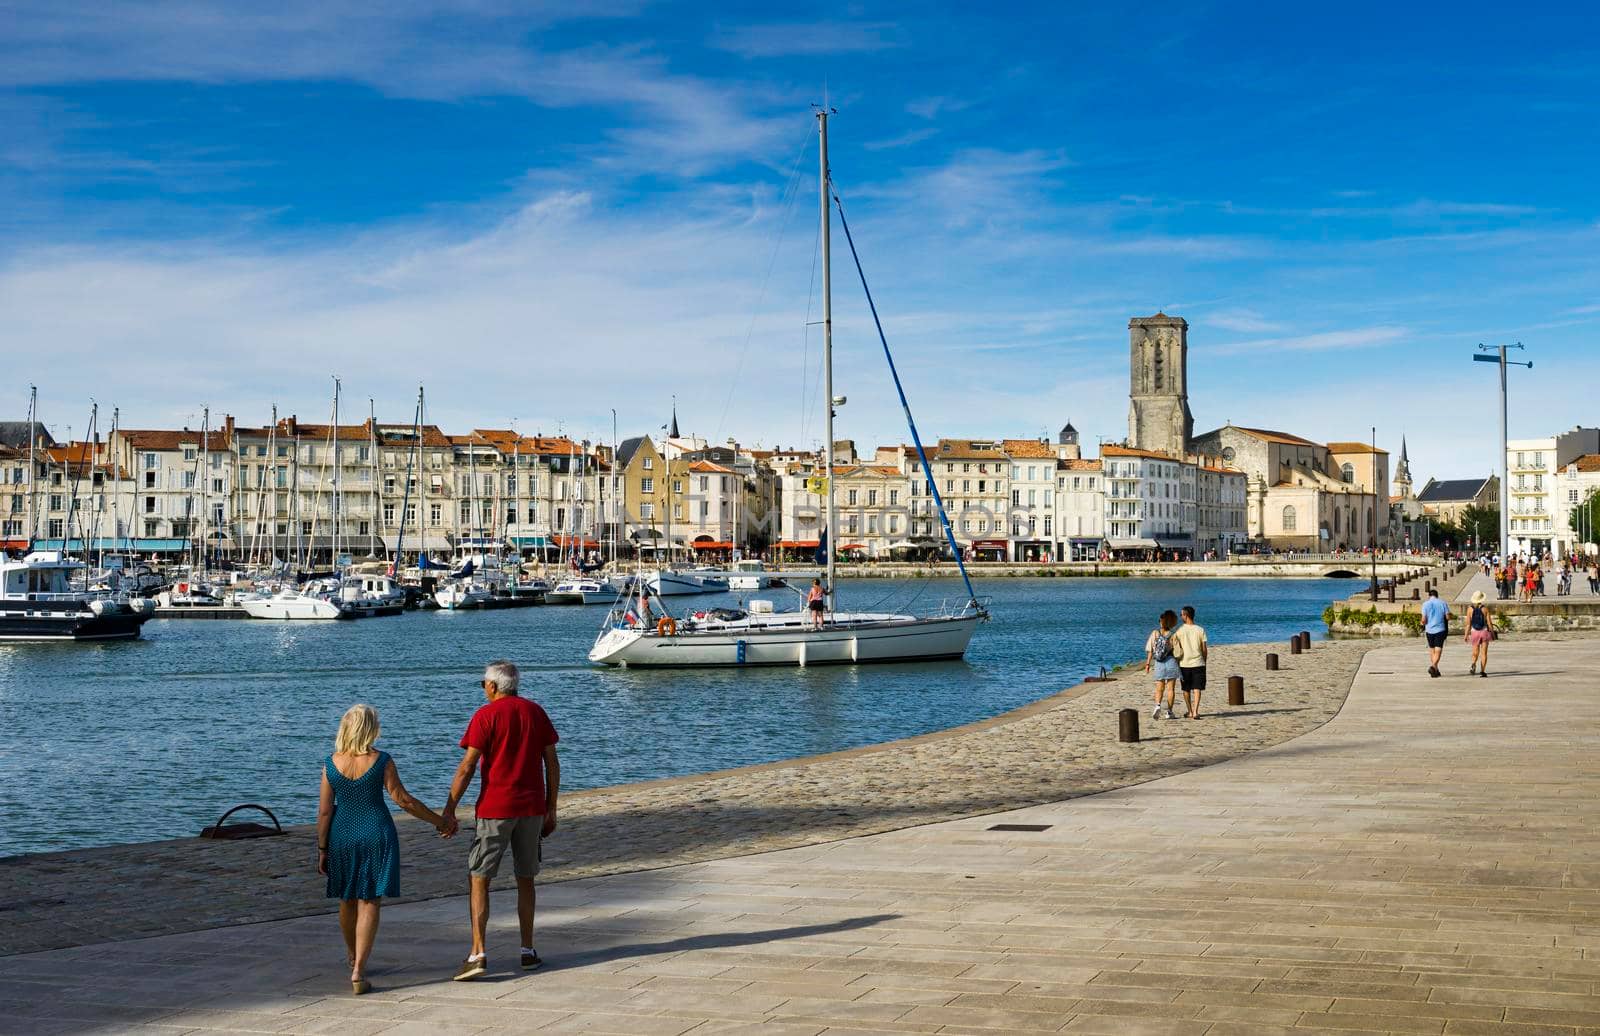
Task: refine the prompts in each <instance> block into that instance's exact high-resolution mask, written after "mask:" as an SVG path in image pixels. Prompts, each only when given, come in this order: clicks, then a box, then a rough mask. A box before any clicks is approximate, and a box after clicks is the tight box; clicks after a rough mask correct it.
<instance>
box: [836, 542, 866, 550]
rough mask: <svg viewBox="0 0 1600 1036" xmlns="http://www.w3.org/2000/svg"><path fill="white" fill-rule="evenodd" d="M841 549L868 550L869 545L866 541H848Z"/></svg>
mask: <svg viewBox="0 0 1600 1036" xmlns="http://www.w3.org/2000/svg"><path fill="white" fill-rule="evenodd" d="M839 549H840V550H866V549H867V545H866V544H865V543H846V544H845V545H844V546H842V547H840V548H839Z"/></svg>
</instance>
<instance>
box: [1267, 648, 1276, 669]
mask: <svg viewBox="0 0 1600 1036" xmlns="http://www.w3.org/2000/svg"><path fill="white" fill-rule="evenodd" d="M1277 671H1278V655H1277V653H1276V652H1268V653H1267V672H1269V673H1275V672H1277Z"/></svg>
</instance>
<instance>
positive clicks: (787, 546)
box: [778, 540, 822, 550]
mask: <svg viewBox="0 0 1600 1036" xmlns="http://www.w3.org/2000/svg"><path fill="white" fill-rule="evenodd" d="M820 546H822V541H821V540H779V541H778V549H779V550H816V549H817V548H818V547H820Z"/></svg>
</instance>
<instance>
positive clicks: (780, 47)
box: [711, 21, 905, 58]
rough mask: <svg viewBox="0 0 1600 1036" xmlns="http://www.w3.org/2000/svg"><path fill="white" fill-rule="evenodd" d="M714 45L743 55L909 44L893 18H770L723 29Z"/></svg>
mask: <svg viewBox="0 0 1600 1036" xmlns="http://www.w3.org/2000/svg"><path fill="white" fill-rule="evenodd" d="M711 45H712V46H713V47H716V48H717V49H719V50H725V51H728V52H729V53H731V54H737V55H739V56H740V57H742V58H772V57H791V56H802V57H803V56H811V55H818V54H865V53H871V52H873V51H879V50H887V49H889V48H891V47H901V46H904V45H905V34H904V32H903V30H901V29H900V28H899V27H898V26H896V25H894V24H893V23H890V22H847V21H821V22H768V23H765V24H760V25H735V26H728V27H726V28H722V29H719V30H718V31H717V32H716V33H715V34H714V35H713V36H712V37H711Z"/></svg>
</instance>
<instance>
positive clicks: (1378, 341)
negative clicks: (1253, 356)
mask: <svg viewBox="0 0 1600 1036" xmlns="http://www.w3.org/2000/svg"><path fill="white" fill-rule="evenodd" d="M1410 333H1411V332H1410V331H1409V330H1408V329H1407V328H1404V327H1394V326H1389V325H1379V326H1376V327H1355V328H1349V329H1347V330H1342V331H1322V332H1319V333H1317V334H1309V335H1294V336H1291V337H1286V338H1256V339H1252V340H1250V341H1246V342H1224V343H1222V344H1220V345H1215V346H1212V347H1210V348H1208V349H1206V351H1207V352H1209V353H1216V354H1218V355H1223V356H1233V355H1240V354H1244V353H1268V352H1273V353H1277V352H1326V351H1331V350H1348V349H1373V348H1376V347H1378V346H1380V345H1391V344H1393V343H1395V342H1398V341H1401V340H1403V339H1405V338H1407V337H1408V336H1409V335H1410Z"/></svg>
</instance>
